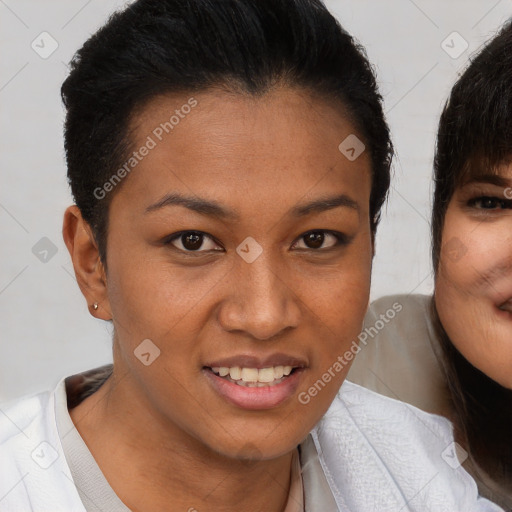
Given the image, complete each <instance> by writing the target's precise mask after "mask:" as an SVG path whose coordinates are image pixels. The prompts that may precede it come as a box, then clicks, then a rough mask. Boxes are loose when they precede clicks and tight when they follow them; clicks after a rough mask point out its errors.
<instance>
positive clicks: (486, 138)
mask: <svg viewBox="0 0 512 512" xmlns="http://www.w3.org/2000/svg"><path fill="white" fill-rule="evenodd" d="M511 157H512V23H511V22H508V23H507V24H506V25H505V26H504V27H503V28H502V29H501V31H500V32H499V33H498V34H497V36H496V37H494V38H493V39H492V40H491V41H490V42H489V43H488V44H487V45H486V46H485V47H484V48H483V49H482V50H481V51H480V52H479V53H478V55H477V56H476V57H475V58H474V59H473V60H472V62H471V63H470V65H469V66H468V68H467V69H466V70H465V72H464V73H463V74H462V76H461V77H460V79H459V80H458V81H457V82H456V83H455V85H454V87H453V89H452V91H451V94H450V97H449V99H448V101H447V103H446V105H445V108H444V110H443V113H442V115H441V119H440V122H439V130H438V135H437V150H436V156H435V159H434V181H435V189H434V205H433V211H432V262H433V268H434V273H435V275H436V276H437V273H438V269H439V261H440V253H441V246H442V243H443V240H442V237H443V227H444V220H445V217H446V211H447V208H448V204H449V202H450V200H451V199H452V197H453V194H454V192H455V190H456V189H457V187H458V186H460V185H461V184H462V183H463V182H464V181H465V180H466V179H468V178H470V177H471V176H474V175H475V174H484V173H485V174H489V173H493V172H497V170H498V168H499V167H500V166H501V165H502V164H504V163H508V162H509V161H510V160H511ZM455 313H456V312H455ZM431 314H432V319H433V322H434V326H435V330H436V334H437V337H438V339H439V343H440V345H441V349H442V354H443V363H444V370H445V374H446V378H447V382H448V386H449V388H450V392H451V397H452V400H453V405H454V413H455V415H454V423H455V428H456V430H457V432H458V435H460V439H462V440H463V441H464V442H465V443H466V448H468V447H469V450H468V451H469V452H470V456H471V462H472V463H473V466H474V471H475V472H477V473H478V472H480V471H482V470H484V471H485V472H487V474H488V475H491V477H492V478H493V479H494V480H495V481H497V482H499V483H500V484H502V485H503V486H504V487H503V488H504V489H508V488H510V485H512V451H511V449H510V444H511V439H512V390H510V389H507V388H505V387H503V386H501V385H500V384H499V383H497V382H495V381H494V380H492V379H491V378H490V377H488V376H487V375H485V374H484V373H483V372H481V371H480V370H478V369H477V368H475V367H474V366H473V365H472V364H471V363H470V362H469V361H467V359H466V358H465V357H464V356H463V355H462V354H461V353H460V352H459V350H458V349H457V348H456V347H455V345H454V344H453V343H452V341H451V340H450V338H449V336H448V334H447V333H446V331H445V329H444V327H443V325H442V324H441V321H440V319H439V314H438V311H437V309H436V306H435V301H434V300H432V304H431ZM482 341H483V340H482ZM496 493H497V494H496V497H495V498H494V499H496V500H498V499H500V500H501V499H502V497H501V496H498V491H496Z"/></svg>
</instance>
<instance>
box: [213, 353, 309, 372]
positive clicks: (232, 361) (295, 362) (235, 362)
mask: <svg viewBox="0 0 512 512" xmlns="http://www.w3.org/2000/svg"><path fill="white" fill-rule="evenodd" d="M204 366H205V367H208V368H215V367H224V368H233V367H234V366H238V367H240V368H257V369H258V370H261V369H263V368H269V367H271V366H292V367H293V368H305V367H306V366H307V363H306V361H304V360H303V359H300V358H297V357H293V356H289V355H287V354H282V353H276V354H270V355H268V356H266V357H258V356H254V355H251V354H240V355H238V356H230V357H226V358H223V359H216V360H215V361H210V362H208V363H207V364H205V365H204Z"/></svg>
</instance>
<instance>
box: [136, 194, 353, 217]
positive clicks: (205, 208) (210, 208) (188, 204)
mask: <svg viewBox="0 0 512 512" xmlns="http://www.w3.org/2000/svg"><path fill="white" fill-rule="evenodd" d="M168 206H183V207H185V208H188V209H189V210H192V211H194V212H197V213H200V214H202V215H207V216H210V217H218V218H220V219H232V220H237V219H239V218H240V216H239V215H238V214H237V213H236V212H235V211H233V210H230V209H228V208H225V207H224V206H222V205H220V204H219V203H218V202H217V201H213V200H206V199H202V198H198V197H193V196H183V195H181V194H177V193H173V194H166V195H165V196H164V197H163V198H161V199H160V200H158V201H157V202H156V203H154V204H152V205H150V206H148V207H146V209H145V213H150V212H154V211H157V210H161V209H162V208H165V207H168ZM340 207H345V208H350V209H352V210H355V211H357V212H359V205H358V203H357V202H356V201H354V200H353V199H351V198H350V197H348V196H347V195H345V194H341V195H338V196H329V197H323V198H320V199H315V200H314V201H311V202H309V203H305V204H302V205H297V206H295V207H293V208H292V209H291V210H290V213H291V214H292V216H294V217H303V216H305V215H310V214H311V213H321V212H324V211H328V210H332V209H334V208H340Z"/></svg>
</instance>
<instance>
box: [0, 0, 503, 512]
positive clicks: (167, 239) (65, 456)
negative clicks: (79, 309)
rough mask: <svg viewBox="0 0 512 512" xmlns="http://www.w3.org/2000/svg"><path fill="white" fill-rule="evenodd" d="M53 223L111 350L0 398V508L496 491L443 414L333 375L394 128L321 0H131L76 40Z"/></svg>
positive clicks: (260, 506)
mask: <svg viewBox="0 0 512 512" xmlns="http://www.w3.org/2000/svg"><path fill="white" fill-rule="evenodd" d="M62 92H63V98H64V103H65V106H66V108H67V118H66V127H65V146H66V153H67V163H68V176H69V180H70V184H71V189H72V192H73V196H74V198H75V201H76V205H73V206H71V207H69V208H68V209H67V210H66V213H65V216H64V225H63V235H64V239H65V242H66V244H67V247H68V249H69V252H70V255H71V258H72V260H73V264H74V268H75V273H76V276H77V281H78V284H79V286H80V289H81V291H82V293H83V295H84V297H85V298H86V300H87V302H88V304H89V305H90V311H91V314H93V315H94V316H95V317H97V318H101V319H103V320H105V321H112V322H113V326H114V337H113V358H114V363H113V366H112V367H110V366H109V367H106V368H100V369H96V370H92V371H90V372H86V373H85V374H82V375H78V376H73V377H70V378H67V379H63V380H62V381H61V382H60V383H59V385H58V386H57V388H56V389H55V390H54V391H53V392H51V393H43V394H39V395H36V396H32V397H28V398H25V399H23V400H21V401H19V402H17V403H15V404H11V405H10V406H5V407H3V409H2V410H3V412H4V415H2V418H1V419H0V421H1V422H2V423H0V508H1V510H2V511H4V510H5V511H7V510H16V511H19V510H41V511H42V510H52V511H54V512H56V511H66V512H70V511H84V510H87V511H89V510H108V511H114V510H116V511H117V510H119V511H126V510H133V511H142V510H152V511H153V510H173V511H181V510H184V511H185V510H188V511H189V512H192V511H199V512H201V511H206V510H208V511H210V512H217V511H233V510H242V511H244V512H256V511H261V510H265V511H266V512H281V511H285V512H291V511H322V512H325V511H336V510H339V511H351V512H358V511H360V512H368V511H369V510H379V511H384V510H389V511H391V510H393V511H395V510H414V511H418V512H419V511H421V512H425V511H446V510H464V511H473V510H474V511H477V510H478V511H480V510H492V511H495V510H499V508H498V507H497V506H495V505H493V504H492V503H491V502H489V501H488V500H485V499H481V498H479V497H478V493H477V488H476V484H475V482H474V481H473V479H472V478H471V477H470V476H469V475H468V473H467V472H466V471H465V470H464V469H462V468H460V467H452V466H451V465H449V464H447V463H446V462H445V460H444V458H443V454H446V453H447V451H448V452H449V451H450V450H451V449H452V446H453V436H452V431H451V426H450V424H449V422H448V421H447V420H445V419H443V418H437V417H432V416H430V415H428V414H426V413H422V412H421V411H419V410H417V409H415V408H413V407H410V406H407V405H405V404H402V403H400V402H397V401H394V400H390V399H387V398H384V397H380V396H378V395H375V394H373V393H371V392H369V391H366V390H364V389H363V388H359V387H358V386H354V385H350V384H348V383H347V384H345V385H343V387H342V389H341V392H340V387H341V385H342V383H343V380H344V378H345V375H346V373H347V371H348V367H349V364H342V362H341V361H345V359H343V358H344V357H345V358H348V357H349V356H350V354H351V352H350V350H349V349H350V347H351V346H352V343H353V340H354V339H355V338H356V337H357V335H358V333H359V331H360V328H361V324H362V321H363V317H364V313H365V310H366V306H367V303H368V293H369V286H370V270H371V260H372V254H373V238H374V234H375V229H376V226H377V223H378V219H379V211H380V208H381V205H382V203H383V201H384V199H385V196H386V193H387V188H388V185H389V166H390V160H391V154H392V149H391V143H390V140H389V133H388V128H387V125H386V122H385V120H384V116H383V111H382V105H381V98H380V96H379V94H378V92H377V88H376V83H375V79H374V76H373V74H372V71H371V67H370V65H369V63H368V62H367V60H366V58H365V56H364V54H363V52H362V50H361V49H360V48H359V47H358V46H357V45H356V44H355V43H354V41H353V40H352V38H351V37H350V36H349V35H348V34H347V33H346V32H344V31H343V30H342V29H341V27H340V26H339V25H338V23H337V22H336V21H335V19H334V18H333V17H332V16H331V15H330V14H329V13H328V12H327V10H326V9H325V7H324V6H323V4H321V3H320V2H319V1H317V0H237V1H235V0H230V1H225V0H223V1H219V2H211V1H206V0H165V1H164V0H139V1H137V2H134V3H132V4H131V5H130V6H129V7H128V8H126V9H125V10H124V11H122V12H120V13H118V14H116V15H114V16H113V17H112V18H111V19H110V20H109V22H108V23H107V24H106V25H105V26H104V27H103V28H102V29H101V30H100V31H99V32H98V33H96V34H95V35H94V36H92V37H91V39H89V40H88V41H87V42H86V43H85V45H84V47H83V48H82V49H81V50H80V51H79V52H78V54H77V56H76V57H75V59H74V60H73V63H72V70H71V73H70V76H69V77H68V79H67V80H66V82H65V83H64V86H63V89H62Z"/></svg>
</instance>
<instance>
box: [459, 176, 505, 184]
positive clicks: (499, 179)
mask: <svg viewBox="0 0 512 512" xmlns="http://www.w3.org/2000/svg"><path fill="white" fill-rule="evenodd" d="M472 183H489V184H490V185H496V186H497V187H510V185H511V182H510V180H508V179H507V178H504V177H503V176H500V175H499V174H477V175H475V176H471V177H470V178H469V179H468V180H467V181H466V182H465V183H464V186H466V185H470V184H472Z"/></svg>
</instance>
